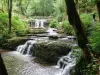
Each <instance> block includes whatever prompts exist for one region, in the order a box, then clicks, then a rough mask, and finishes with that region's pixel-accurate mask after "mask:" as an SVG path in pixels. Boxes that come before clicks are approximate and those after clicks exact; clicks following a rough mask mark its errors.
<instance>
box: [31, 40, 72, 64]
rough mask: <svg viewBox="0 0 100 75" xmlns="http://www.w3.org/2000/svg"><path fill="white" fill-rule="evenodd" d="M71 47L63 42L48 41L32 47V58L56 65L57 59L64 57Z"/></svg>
mask: <svg viewBox="0 0 100 75" xmlns="http://www.w3.org/2000/svg"><path fill="white" fill-rule="evenodd" d="M70 50H71V46H70V45H69V44H67V43H65V42H58V41H50V42H42V43H37V44H35V45H34V48H33V56H36V57H39V58H41V59H44V60H45V61H47V62H51V63H57V61H58V60H59V57H61V56H63V55H66V54H68V53H69V51H70Z"/></svg>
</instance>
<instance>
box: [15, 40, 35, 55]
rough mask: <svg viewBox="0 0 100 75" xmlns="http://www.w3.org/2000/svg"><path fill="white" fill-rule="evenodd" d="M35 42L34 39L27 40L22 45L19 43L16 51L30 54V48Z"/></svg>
mask: <svg viewBox="0 0 100 75" xmlns="http://www.w3.org/2000/svg"><path fill="white" fill-rule="evenodd" d="M35 43H36V40H28V41H27V42H26V43H25V44H24V45H19V46H18V47H17V49H16V51H18V52H20V53H21V54H26V55H30V54H31V49H32V47H33V45H34V44H35Z"/></svg>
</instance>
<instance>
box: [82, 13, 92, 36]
mask: <svg viewBox="0 0 100 75" xmlns="http://www.w3.org/2000/svg"><path fill="white" fill-rule="evenodd" d="M81 20H82V22H83V25H84V29H85V32H86V35H87V36H89V35H90V34H91V31H92V30H93V28H94V26H93V23H92V21H93V19H92V15H91V14H82V15H81Z"/></svg>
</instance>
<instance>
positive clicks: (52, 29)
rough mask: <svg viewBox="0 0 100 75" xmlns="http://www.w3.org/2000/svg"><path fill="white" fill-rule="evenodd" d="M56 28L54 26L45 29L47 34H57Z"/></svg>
mask: <svg viewBox="0 0 100 75" xmlns="http://www.w3.org/2000/svg"><path fill="white" fill-rule="evenodd" d="M56 30H57V29H55V28H49V29H48V30H47V32H48V35H57V32H56Z"/></svg>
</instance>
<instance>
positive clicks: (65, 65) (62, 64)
mask: <svg viewBox="0 0 100 75" xmlns="http://www.w3.org/2000/svg"><path fill="white" fill-rule="evenodd" d="M72 53H73V51H71V52H69V54H68V55H66V56H63V57H61V58H60V60H59V61H58V63H57V66H59V68H61V69H62V72H61V74H60V75H70V72H71V70H72V69H73V67H74V66H75V65H76V58H75V57H73V56H71V55H72Z"/></svg>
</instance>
